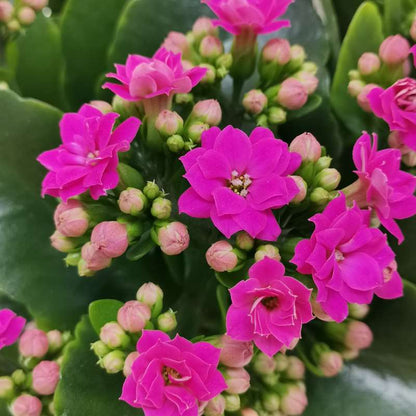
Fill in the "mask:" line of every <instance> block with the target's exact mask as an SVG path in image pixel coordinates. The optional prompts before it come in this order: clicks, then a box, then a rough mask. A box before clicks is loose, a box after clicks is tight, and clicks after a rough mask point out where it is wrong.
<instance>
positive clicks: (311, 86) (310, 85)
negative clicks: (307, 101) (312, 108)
mask: <svg viewBox="0 0 416 416" xmlns="http://www.w3.org/2000/svg"><path fill="white" fill-rule="evenodd" d="M293 77H294V78H295V79H297V80H298V81H300V82H301V84H302V85H303V86H304V87H305V89H306V91H307V93H308V95H311V94H313V93H314V92H315V91H316V90H317V88H318V85H319V79H318V78H317V77H316V76H315V75H314V74H311V73H310V72H307V71H300V72H298V73H297V74H295V75H294V76H293Z"/></svg>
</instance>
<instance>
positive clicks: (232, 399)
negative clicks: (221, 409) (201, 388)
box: [224, 394, 241, 412]
mask: <svg viewBox="0 0 416 416" xmlns="http://www.w3.org/2000/svg"><path fill="white" fill-rule="evenodd" d="M224 398H225V410H226V411H227V412H236V411H237V410H240V407H241V401H240V396H239V395H238V394H224Z"/></svg>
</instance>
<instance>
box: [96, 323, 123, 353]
mask: <svg viewBox="0 0 416 416" xmlns="http://www.w3.org/2000/svg"><path fill="white" fill-rule="evenodd" d="M100 340H101V341H103V342H104V344H106V345H108V346H109V347H110V348H113V349H114V348H120V347H126V346H127V345H128V344H129V343H130V339H129V336H128V335H127V334H126V333H125V332H124V330H123V328H122V327H121V326H120V325H119V324H118V323H117V322H107V323H106V324H105V325H104V326H103V327H102V328H101V331H100Z"/></svg>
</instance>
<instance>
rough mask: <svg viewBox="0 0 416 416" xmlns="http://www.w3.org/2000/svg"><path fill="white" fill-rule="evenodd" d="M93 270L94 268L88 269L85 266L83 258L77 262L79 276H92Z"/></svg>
mask: <svg viewBox="0 0 416 416" xmlns="http://www.w3.org/2000/svg"><path fill="white" fill-rule="evenodd" d="M94 274H95V271H94V270H90V269H89V268H88V267H87V263H86V262H85V260H84V259H82V258H81V259H80V260H79V262H78V275H79V276H81V277H91V276H94Z"/></svg>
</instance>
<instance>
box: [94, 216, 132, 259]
mask: <svg viewBox="0 0 416 416" xmlns="http://www.w3.org/2000/svg"><path fill="white" fill-rule="evenodd" d="M91 242H92V243H94V244H95V245H96V246H97V248H98V249H99V250H100V251H101V252H102V253H103V254H105V255H106V256H107V257H111V258H113V257H119V256H121V255H122V254H124V252H125V251H126V250H127V247H128V245H129V240H128V236H127V229H126V226H125V225H124V224H120V223H118V222H117V221H104V222H101V223H99V224H98V225H96V226H95V227H94V229H93V230H92V234H91Z"/></svg>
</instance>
